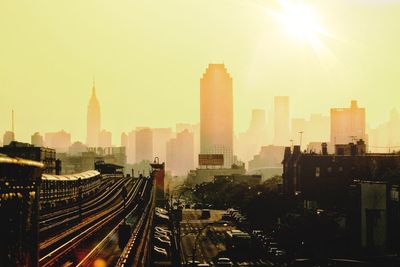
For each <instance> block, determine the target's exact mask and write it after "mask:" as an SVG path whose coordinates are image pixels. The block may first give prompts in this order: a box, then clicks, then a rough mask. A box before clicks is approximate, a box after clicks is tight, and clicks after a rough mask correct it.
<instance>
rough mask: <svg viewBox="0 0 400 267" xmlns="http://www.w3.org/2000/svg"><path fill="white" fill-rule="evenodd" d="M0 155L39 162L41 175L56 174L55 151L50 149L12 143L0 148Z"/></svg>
mask: <svg viewBox="0 0 400 267" xmlns="http://www.w3.org/2000/svg"><path fill="white" fill-rule="evenodd" d="M0 154H5V155H7V156H10V157H17V158H22V159H27V160H33V161H37V162H41V163H43V173H47V174H56V151H55V150H54V149H52V148H47V147H35V146H33V145H31V144H28V143H21V142H17V141H12V142H11V143H10V144H9V145H6V146H3V147H0Z"/></svg>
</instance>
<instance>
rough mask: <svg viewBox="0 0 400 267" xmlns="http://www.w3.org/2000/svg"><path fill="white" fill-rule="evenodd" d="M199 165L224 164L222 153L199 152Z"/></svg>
mask: <svg viewBox="0 0 400 267" xmlns="http://www.w3.org/2000/svg"><path fill="white" fill-rule="evenodd" d="M199 165H200V166H222V165H224V154H199Z"/></svg>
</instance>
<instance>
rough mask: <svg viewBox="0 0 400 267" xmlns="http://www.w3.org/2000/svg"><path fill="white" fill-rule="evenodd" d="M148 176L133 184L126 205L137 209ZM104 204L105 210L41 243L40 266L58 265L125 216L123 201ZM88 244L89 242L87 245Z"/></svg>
mask: <svg viewBox="0 0 400 267" xmlns="http://www.w3.org/2000/svg"><path fill="white" fill-rule="evenodd" d="M145 179H146V178H143V179H140V180H139V181H138V182H136V183H135V186H132V187H131V189H130V190H129V192H128V195H127V200H126V207H127V208H128V209H133V210H135V209H137V206H138V202H139V201H140V199H142V198H143V194H144V192H145V191H146V185H147V181H144V180H145ZM107 204H110V203H106V204H105V205H102V206H103V208H104V209H103V210H102V211H101V212H99V213H97V214H95V215H93V216H91V217H90V218H89V219H88V220H85V221H84V222H82V223H80V224H78V225H76V226H74V227H72V228H70V229H68V230H67V231H65V232H63V233H61V234H59V235H57V236H54V237H53V238H50V239H48V240H46V241H44V242H42V243H41V244H40V251H41V253H40V256H41V257H40V259H39V263H40V266H58V265H59V263H60V262H62V261H63V260H65V258H68V254H69V253H71V251H72V250H73V249H74V248H76V247H78V246H79V244H80V243H82V242H84V241H85V240H86V239H89V238H90V237H91V236H93V235H98V233H99V232H101V230H102V229H103V228H106V227H115V225H118V224H119V223H120V222H121V220H122V219H123V217H124V216H125V212H126V210H124V203H123V201H119V202H116V203H113V205H107ZM85 246H86V247H87V246H88V245H87V244H86V245H85Z"/></svg>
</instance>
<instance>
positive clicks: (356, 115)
mask: <svg viewBox="0 0 400 267" xmlns="http://www.w3.org/2000/svg"><path fill="white" fill-rule="evenodd" d="M357 139H363V140H364V141H366V142H367V135H366V133H365V108H359V107H358V105H357V101H355V100H352V101H351V106H350V108H332V109H331V144H332V145H336V144H348V143H350V142H353V141H355V140H357Z"/></svg>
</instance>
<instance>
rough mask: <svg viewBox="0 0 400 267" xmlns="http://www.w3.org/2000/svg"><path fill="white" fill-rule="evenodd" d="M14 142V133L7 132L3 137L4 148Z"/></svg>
mask: <svg viewBox="0 0 400 267" xmlns="http://www.w3.org/2000/svg"><path fill="white" fill-rule="evenodd" d="M12 141H15V134H14V132H12V131H6V132H5V133H4V135H3V146H8V145H9V144H10V143H11V142H12Z"/></svg>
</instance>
